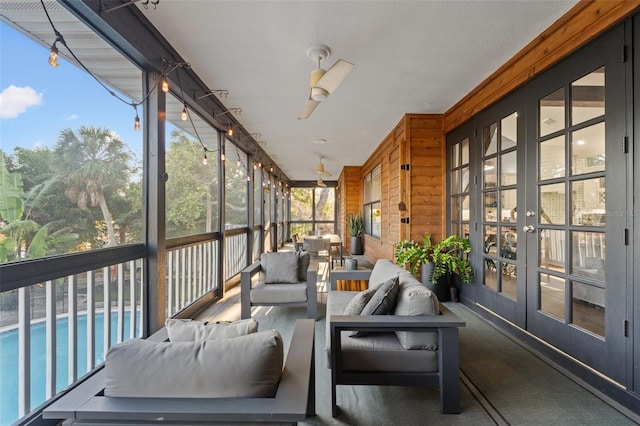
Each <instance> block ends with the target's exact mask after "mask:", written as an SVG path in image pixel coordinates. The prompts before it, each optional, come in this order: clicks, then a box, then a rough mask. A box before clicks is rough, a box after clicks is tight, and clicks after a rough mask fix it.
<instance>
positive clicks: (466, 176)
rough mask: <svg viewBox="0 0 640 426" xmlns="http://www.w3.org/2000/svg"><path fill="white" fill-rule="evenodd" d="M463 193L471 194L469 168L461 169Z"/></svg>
mask: <svg viewBox="0 0 640 426" xmlns="http://www.w3.org/2000/svg"><path fill="white" fill-rule="evenodd" d="M460 174H461V183H462V192H469V167H463V168H462V169H460Z"/></svg>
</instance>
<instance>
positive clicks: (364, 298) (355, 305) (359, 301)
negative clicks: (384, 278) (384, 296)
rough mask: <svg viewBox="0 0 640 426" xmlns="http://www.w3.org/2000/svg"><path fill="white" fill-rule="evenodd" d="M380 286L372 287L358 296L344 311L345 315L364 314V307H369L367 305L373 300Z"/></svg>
mask: <svg viewBox="0 0 640 426" xmlns="http://www.w3.org/2000/svg"><path fill="white" fill-rule="evenodd" d="M380 285H382V284H380ZM380 285H378V286H376V287H370V288H368V289H366V290H364V291H361V292H359V293H358V294H356V295H355V296H354V297H353V299H351V301H350V302H349V304H348V305H347V307H346V308H345V309H344V314H343V315H360V313H361V312H362V310H363V309H364V307H365V306H367V303H369V300H371V298H372V297H373V295H374V294H375V292H376V290H378V288H379V287H380Z"/></svg>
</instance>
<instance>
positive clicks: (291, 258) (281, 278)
mask: <svg viewBox="0 0 640 426" xmlns="http://www.w3.org/2000/svg"><path fill="white" fill-rule="evenodd" d="M260 263H261V267H262V269H263V270H264V275H265V277H264V282H265V284H279V283H285V284H297V283H298V255H297V254H296V253H293V252H291V253H262V254H261V255H260Z"/></svg>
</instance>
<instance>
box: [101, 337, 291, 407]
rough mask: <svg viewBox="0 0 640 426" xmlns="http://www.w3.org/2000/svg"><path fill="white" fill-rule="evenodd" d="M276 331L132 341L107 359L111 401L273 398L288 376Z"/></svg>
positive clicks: (107, 390)
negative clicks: (206, 338) (201, 338)
mask: <svg viewBox="0 0 640 426" xmlns="http://www.w3.org/2000/svg"><path fill="white" fill-rule="evenodd" d="M283 359H284V347H283V342H282V337H281V336H280V333H278V332H277V331H276V330H270V331H261V332H258V333H252V334H248V335H246V336H240V337H233V338H230V339H218V340H216V341H211V340H209V341H204V342H150V341H147V340H142V339H130V340H127V341H125V342H123V343H120V344H118V345H115V346H112V347H111V348H110V349H109V351H108V352H107V356H106V359H105V367H104V370H105V390H104V394H105V396H113V397H118V396H122V397H149V398H163V397H172V398H243V397H249V398H270V397H273V396H274V395H275V393H276V391H277V389H278V382H279V380H280V376H281V375H282V361H283Z"/></svg>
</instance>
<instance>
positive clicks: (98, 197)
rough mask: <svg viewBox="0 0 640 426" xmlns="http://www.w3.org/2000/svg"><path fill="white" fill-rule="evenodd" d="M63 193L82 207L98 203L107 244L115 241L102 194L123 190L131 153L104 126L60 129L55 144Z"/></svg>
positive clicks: (109, 216)
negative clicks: (105, 230)
mask: <svg viewBox="0 0 640 426" xmlns="http://www.w3.org/2000/svg"><path fill="white" fill-rule="evenodd" d="M55 154H56V157H57V159H58V161H59V163H58V166H59V170H60V171H61V180H62V181H63V182H64V184H65V185H66V190H65V194H66V195H67V197H68V198H69V199H70V200H71V201H73V202H74V203H76V204H77V205H78V207H80V208H81V209H86V208H87V206H88V205H91V207H95V206H100V210H101V211H102V216H103V218H104V221H105V225H106V228H107V233H108V236H109V244H110V245H112V246H114V245H117V244H118V241H117V239H116V233H115V230H114V228H113V220H112V217H111V212H110V211H109V207H108V206H107V200H106V197H105V193H109V194H113V193H116V192H117V191H119V190H122V189H123V188H124V187H125V186H126V184H127V182H128V181H129V175H130V173H131V169H130V166H129V160H130V159H131V155H130V154H129V153H128V152H126V151H125V149H124V143H123V142H122V141H121V140H120V138H119V137H118V135H117V134H116V133H114V132H112V131H111V130H109V129H107V128H103V127H92V126H82V127H80V128H79V129H78V132H77V133H74V131H73V130H71V129H68V128H67V129H64V130H62V131H61V132H60V136H59V138H58V142H57V144H56V146H55Z"/></svg>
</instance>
